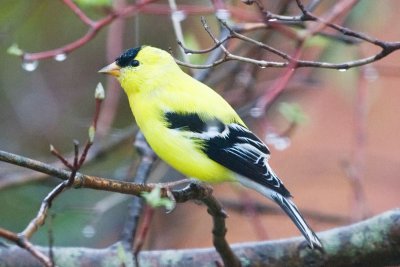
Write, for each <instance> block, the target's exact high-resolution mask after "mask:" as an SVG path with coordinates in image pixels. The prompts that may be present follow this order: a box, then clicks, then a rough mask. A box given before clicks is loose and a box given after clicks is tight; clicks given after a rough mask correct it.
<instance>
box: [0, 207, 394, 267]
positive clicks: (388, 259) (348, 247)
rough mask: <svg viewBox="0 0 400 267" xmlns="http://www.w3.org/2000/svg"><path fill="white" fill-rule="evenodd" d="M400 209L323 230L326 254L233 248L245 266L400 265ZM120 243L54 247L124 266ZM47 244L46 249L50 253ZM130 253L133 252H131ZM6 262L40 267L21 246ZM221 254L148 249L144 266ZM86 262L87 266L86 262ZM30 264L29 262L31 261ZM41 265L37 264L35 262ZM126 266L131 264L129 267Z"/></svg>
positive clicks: (60, 253) (6, 250) (299, 247)
mask: <svg viewBox="0 0 400 267" xmlns="http://www.w3.org/2000/svg"><path fill="white" fill-rule="evenodd" d="M399 222H400V210H399V209H395V210H391V211H387V212H385V213H382V214H380V215H378V216H375V217H373V218H370V219H368V220H365V221H362V222H359V223H356V224H353V225H350V226H345V227H340V228H336V229H332V230H329V231H325V232H321V233H318V236H319V237H320V239H321V240H322V243H323V244H324V248H325V252H324V253H321V252H319V251H316V250H310V249H308V248H307V245H306V243H305V241H304V240H303V238H301V237H298V238H290V239H285V240H279V241H276V240H275V241H267V242H251V243H240V244H235V245H233V246H232V249H233V251H234V253H235V254H236V255H238V257H239V258H240V259H242V263H243V265H244V266H260V267H263V266H268V267H271V266H272V267H281V266H285V267H287V266H293V267H296V266H310V265H312V266H335V267H346V266H387V265H398V264H400V258H399V256H398V255H399V251H400V223H399ZM118 247H120V245H118V243H117V244H116V245H113V246H111V247H108V248H104V249H88V248H63V247H56V248H54V255H55V259H56V262H57V263H58V264H59V265H60V266H66V265H68V266H93V265H91V264H96V265H97V266H99V265H105V264H107V266H121V264H122V263H123V264H127V263H128V261H130V260H131V255H132V254H129V255H127V254H126V256H125V257H121V256H117V255H120V254H117V248H118ZM46 250H47V248H43V247H42V248H41V251H46ZM126 253H130V252H126ZM0 259H2V263H3V264H4V266H15V267H18V266H28V265H29V266H32V267H35V266H41V265H39V263H36V262H35V261H33V258H32V256H31V255H30V254H29V253H27V252H26V251H25V250H24V249H21V248H19V247H18V246H9V247H8V246H0ZM216 260H218V254H217V253H216V252H215V250H214V249H213V248H207V249H183V250H163V251H143V252H141V254H140V257H139V263H140V264H141V266H146V265H151V266H166V265H168V264H171V263H173V265H174V266H175V267H180V266H185V267H192V266H193V267H194V266H199V265H201V266H213V267H214V266H215V261H216ZM83 262H85V264H83ZM27 263H29V264H28V265H27ZM35 264H36V265H35ZM126 266H127V265H126Z"/></svg>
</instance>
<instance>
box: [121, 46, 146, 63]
mask: <svg viewBox="0 0 400 267" xmlns="http://www.w3.org/2000/svg"><path fill="white" fill-rule="evenodd" d="M141 49H142V47H141V46H139V47H136V48H130V49H128V50H126V51H125V52H124V53H122V55H120V56H119V57H117V58H116V59H115V63H116V64H117V65H118V66H120V67H121V68H123V67H126V66H131V65H132V61H133V60H134V59H135V57H136V56H137V54H138V53H139V51H140V50H141Z"/></svg>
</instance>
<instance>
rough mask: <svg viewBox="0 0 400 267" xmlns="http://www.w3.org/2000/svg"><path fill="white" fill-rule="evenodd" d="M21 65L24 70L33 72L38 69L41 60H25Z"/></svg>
mask: <svg viewBox="0 0 400 267" xmlns="http://www.w3.org/2000/svg"><path fill="white" fill-rule="evenodd" d="M21 66H22V68H23V69H24V70H26V71H29V72H31V71H34V70H36V69H37V67H38V66H39V61H37V60H33V61H31V60H24V61H23V62H22V64H21Z"/></svg>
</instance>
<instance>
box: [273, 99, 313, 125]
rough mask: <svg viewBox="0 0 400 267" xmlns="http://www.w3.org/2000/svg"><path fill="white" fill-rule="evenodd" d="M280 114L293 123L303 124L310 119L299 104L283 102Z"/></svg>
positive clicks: (280, 106)
mask: <svg viewBox="0 0 400 267" xmlns="http://www.w3.org/2000/svg"><path fill="white" fill-rule="evenodd" d="M279 112H280V113H281V114H282V115H283V117H285V119H286V120H288V121H289V122H291V123H295V124H302V123H305V122H307V121H308V117H307V115H306V114H305V112H304V111H303V109H302V108H301V106H300V105H299V104H297V103H286V102H282V103H281V104H280V105H279Z"/></svg>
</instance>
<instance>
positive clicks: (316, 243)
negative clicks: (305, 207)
mask: <svg viewBox="0 0 400 267" xmlns="http://www.w3.org/2000/svg"><path fill="white" fill-rule="evenodd" d="M271 197H272V199H273V200H274V201H275V202H276V203H277V204H278V205H279V206H280V207H281V208H282V209H283V210H284V211H285V212H286V214H287V215H288V216H289V217H290V219H292V221H293V223H294V224H295V225H296V226H297V228H299V230H300V231H301V233H302V234H303V235H304V237H305V238H306V239H307V241H308V245H309V246H310V247H311V248H314V247H315V248H322V244H321V241H320V240H319V238H318V237H317V235H316V234H315V233H314V231H313V230H311V228H310V227H309V226H308V224H307V223H306V221H305V220H304V218H303V216H301V214H300V211H299V210H298V209H297V207H296V205H295V204H294V203H293V201H291V200H290V199H288V198H285V197H284V196H282V195H280V194H277V193H275V194H272V196H271Z"/></svg>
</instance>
